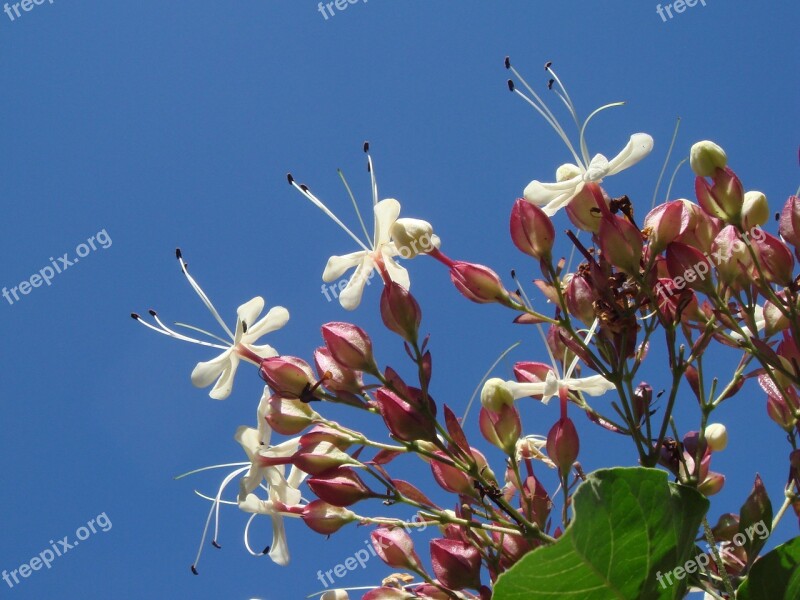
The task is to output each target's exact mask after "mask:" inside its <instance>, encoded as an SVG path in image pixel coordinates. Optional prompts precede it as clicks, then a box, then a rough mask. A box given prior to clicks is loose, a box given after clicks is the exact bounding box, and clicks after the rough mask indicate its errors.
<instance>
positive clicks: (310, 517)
mask: <svg viewBox="0 0 800 600" xmlns="http://www.w3.org/2000/svg"><path fill="white" fill-rule="evenodd" d="M302 517H303V521H304V522H305V524H306V525H308V527H309V528H310V529H311V530H312V531H316V532H317V533H321V534H322V535H331V534H332V533H336V532H337V531H339V530H340V529H341V528H342V527H344V526H345V525H347V524H348V523H352V522H353V521H356V520H358V517H357V516H356V514H355V513H354V512H352V511H350V510H347V509H346V508H343V507H340V506H333V505H332V504H328V503H327V502H324V501H323V500H314V501H313V502H310V503H308V504H306V505H305V506H304V507H303V514H302Z"/></svg>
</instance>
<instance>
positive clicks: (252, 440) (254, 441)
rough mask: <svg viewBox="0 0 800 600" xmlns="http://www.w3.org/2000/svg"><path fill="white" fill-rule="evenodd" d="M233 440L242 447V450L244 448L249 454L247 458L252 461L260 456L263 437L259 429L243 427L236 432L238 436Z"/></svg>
mask: <svg viewBox="0 0 800 600" xmlns="http://www.w3.org/2000/svg"><path fill="white" fill-rule="evenodd" d="M233 439H235V440H236V441H237V442H239V443H240V444H241V445H242V448H244V451H245V453H246V454H247V458H249V459H250V460H251V461H252V460H253V458H254V457H255V456H256V455H257V454H258V451H259V449H260V447H261V435H260V434H259V432H258V429H253V428H252V427H245V426H244V425H242V426H241V427H239V429H237V430H236V435H234V436H233Z"/></svg>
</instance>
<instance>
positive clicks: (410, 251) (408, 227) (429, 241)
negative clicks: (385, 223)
mask: <svg viewBox="0 0 800 600" xmlns="http://www.w3.org/2000/svg"><path fill="white" fill-rule="evenodd" d="M392 240H393V241H394V244H395V246H396V247H397V251H398V252H399V253H400V256H402V257H403V258H414V257H415V256H417V254H425V253H427V252H430V251H431V250H432V249H433V248H436V247H438V245H439V239H438V238H437V237H436V236H435V235H434V234H433V226H432V225H431V224H430V223H428V222H427V221H422V220H421V219H408V218H402V219H397V220H396V221H395V222H394V224H393V225H392Z"/></svg>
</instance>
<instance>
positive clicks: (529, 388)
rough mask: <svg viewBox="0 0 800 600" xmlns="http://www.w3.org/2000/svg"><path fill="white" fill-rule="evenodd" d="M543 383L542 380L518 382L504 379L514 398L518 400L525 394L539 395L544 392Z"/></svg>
mask: <svg viewBox="0 0 800 600" xmlns="http://www.w3.org/2000/svg"><path fill="white" fill-rule="evenodd" d="M545 385H546V384H545V383H544V382H543V381H541V382H537V383H533V382H526V383H520V382H518V381H506V386H507V387H508V389H509V390H511V394H512V395H513V396H514V400H519V399H520V398H524V397H525V396H540V395H542V394H543V393H544V389H545Z"/></svg>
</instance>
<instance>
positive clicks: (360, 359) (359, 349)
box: [322, 322, 378, 373]
mask: <svg viewBox="0 0 800 600" xmlns="http://www.w3.org/2000/svg"><path fill="white" fill-rule="evenodd" d="M322 337H323V338H324V340H325V345H326V346H327V347H328V350H329V351H330V353H331V357H333V360H335V361H336V362H337V363H339V364H340V365H341V366H343V367H344V368H346V369H353V370H354V371H366V372H367V373H376V372H377V370H378V369H377V366H376V365H375V358H374V357H373V356H372V341H371V340H370V339H369V336H368V335H367V333H366V332H365V331H364V330H363V329H361V328H360V327H357V326H356V325H352V324H350V323H340V322H334V323H327V324H325V325H323V326H322Z"/></svg>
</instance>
